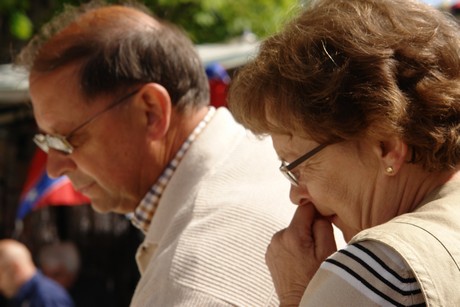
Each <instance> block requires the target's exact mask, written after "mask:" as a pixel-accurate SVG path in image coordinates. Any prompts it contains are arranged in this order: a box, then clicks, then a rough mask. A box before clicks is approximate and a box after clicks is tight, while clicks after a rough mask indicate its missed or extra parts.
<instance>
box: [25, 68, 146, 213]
mask: <svg viewBox="0 0 460 307" xmlns="http://www.w3.org/2000/svg"><path fill="white" fill-rule="evenodd" d="M78 68H79V67H78V64H72V65H67V66H65V67H62V68H60V69H58V70H56V71H53V72H51V73H47V74H42V73H32V74H31V77H30V88H29V89H30V95H31V99H32V105H33V109H34V116H35V119H36V121H37V125H38V127H39V129H40V130H41V131H42V133H45V134H60V135H63V136H66V135H68V134H69V133H70V132H71V131H72V130H73V129H75V127H78V126H79V125H80V124H81V123H83V122H85V120H87V119H88V118H90V117H91V116H94V114H97V113H98V112H101V111H102V110H104V109H105V108H107V106H109V105H110V104H111V103H112V102H113V101H114V100H115V99H117V97H115V98H114V97H98V98H96V99H94V101H86V100H85V98H84V97H83V96H82V95H81V93H80V90H79V86H78V83H77V72H78ZM137 98H138V97H137V96H136V95H134V96H132V97H130V98H129V99H131V100H132V101H127V102H126V103H123V104H120V105H119V106H117V107H115V108H113V109H111V110H109V111H107V112H105V113H103V114H101V115H100V116H98V117H97V119H95V120H93V121H91V122H90V123H89V124H88V125H86V126H84V127H83V128H82V129H79V130H78V131H77V132H76V133H75V134H74V135H72V137H71V138H70V139H69V140H68V141H69V142H70V143H71V144H72V145H73V146H74V151H73V152H72V153H71V154H68V155H66V154H63V153H61V152H59V151H56V150H53V149H50V151H49V153H48V162H47V171H48V174H49V175H50V176H51V177H58V176H62V175H67V176H68V177H69V179H70V180H71V181H72V183H73V185H74V187H75V188H76V189H77V190H78V191H80V192H82V193H83V194H84V195H86V196H88V197H89V198H90V199H91V204H92V206H93V208H94V209H95V210H97V211H99V212H109V211H112V212H118V213H127V212H131V211H133V210H134V208H135V207H136V206H137V205H138V203H139V202H140V200H141V199H142V197H143V196H144V195H145V193H146V192H147V190H148V188H149V187H150V185H151V184H152V178H151V177H150V176H149V175H148V171H147V170H146V168H145V166H146V165H150V164H151V163H150V164H149V163H147V161H148V153H149V140H148V137H147V133H146V129H145V126H144V125H145V122H146V119H145V115H143V114H142V112H141V110H140V108H138V107H137V106H136V105H134V104H133V103H134V102H133V101H134V100H135V99H137Z"/></svg>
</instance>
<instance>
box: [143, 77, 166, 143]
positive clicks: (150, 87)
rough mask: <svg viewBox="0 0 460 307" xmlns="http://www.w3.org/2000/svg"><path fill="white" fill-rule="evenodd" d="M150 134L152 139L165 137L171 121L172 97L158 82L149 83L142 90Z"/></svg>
mask: <svg viewBox="0 0 460 307" xmlns="http://www.w3.org/2000/svg"><path fill="white" fill-rule="evenodd" d="M140 97H141V99H142V103H143V107H144V110H145V116H146V119H147V129H148V134H149V136H150V137H151V138H152V139H155V140H156V139H160V138H163V137H164V136H165V135H166V133H167V132H168V129H169V125H170V121H171V112H172V105H171V98H170V96H169V93H168V91H167V90H166V89H165V88H164V87H163V86H161V85H160V84H157V83H148V84H146V85H144V86H143V87H142V89H141V91H140Z"/></svg>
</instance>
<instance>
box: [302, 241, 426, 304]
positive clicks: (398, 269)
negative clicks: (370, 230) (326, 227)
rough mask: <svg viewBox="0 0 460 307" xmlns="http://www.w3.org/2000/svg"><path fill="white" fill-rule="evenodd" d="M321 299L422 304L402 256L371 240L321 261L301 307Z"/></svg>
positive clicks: (328, 300)
mask: <svg viewBox="0 0 460 307" xmlns="http://www.w3.org/2000/svg"><path fill="white" fill-rule="evenodd" d="M331 289H334V291H331ZM324 300H326V301H327V303H324ZM320 301H322V302H323V303H322V304H323V305H324V306H325V305H334V304H336V305H341V306H348V305H350V306H352V305H353V306H357V305H362V306H382V305H396V306H398V305H404V306H410V305H419V304H421V305H423V304H424V298H423V294H422V292H421V290H420V285H419V283H418V282H417V280H416V279H415V275H414V273H413V271H412V270H411V268H410V267H409V265H408V264H407V263H406V262H405V261H404V259H403V258H402V257H401V256H400V255H399V254H398V253H397V252H396V251H395V250H394V249H392V248H391V247H390V246H388V245H386V244H383V243H380V242H376V241H370V240H369V241H362V242H359V243H354V244H351V245H347V246H346V247H345V248H343V249H341V250H339V251H338V252H336V253H334V254H333V255H332V256H331V257H329V258H328V259H326V261H325V262H323V264H322V265H321V267H320V269H319V270H318V272H317V273H316V275H315V277H314V278H313V279H312V281H311V282H310V284H309V286H308V288H307V291H306V293H305V295H304V297H303V301H302V304H301V306H313V305H315V304H317V303H319V302H320Z"/></svg>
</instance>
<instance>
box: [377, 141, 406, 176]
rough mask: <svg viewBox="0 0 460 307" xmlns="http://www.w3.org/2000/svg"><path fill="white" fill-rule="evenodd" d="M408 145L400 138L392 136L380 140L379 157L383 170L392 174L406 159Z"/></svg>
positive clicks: (396, 171)
mask: <svg viewBox="0 0 460 307" xmlns="http://www.w3.org/2000/svg"><path fill="white" fill-rule="evenodd" d="M407 153H408V146H407V144H406V143H404V142H403V140H402V139H400V138H397V137H394V138H391V139H388V140H384V141H380V153H379V154H380V159H381V167H382V168H383V171H384V172H385V173H386V174H387V175H389V176H392V175H394V174H396V173H398V171H399V170H400V169H401V166H402V165H403V164H404V163H405V162H406V161H407V158H406V156H407Z"/></svg>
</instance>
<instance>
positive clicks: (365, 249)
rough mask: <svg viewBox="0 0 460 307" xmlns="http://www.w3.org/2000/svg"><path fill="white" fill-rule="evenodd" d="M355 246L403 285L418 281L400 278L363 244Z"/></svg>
mask: <svg viewBox="0 0 460 307" xmlns="http://www.w3.org/2000/svg"><path fill="white" fill-rule="evenodd" d="M353 246H355V247H357V248H359V249H360V250H361V251H363V252H364V253H366V254H367V255H369V257H371V258H372V259H374V260H375V261H376V262H377V263H378V264H380V265H381V266H382V267H383V268H384V269H385V270H386V271H388V273H390V274H391V275H393V276H394V277H395V278H397V279H398V280H399V281H400V282H403V283H413V282H416V279H415V278H414V277H411V278H404V277H402V276H400V275H399V274H398V273H397V272H395V271H394V270H393V269H392V268H390V267H389V266H388V265H387V264H386V263H385V262H383V261H382V259H380V258H379V257H377V256H376V255H375V254H374V253H373V252H371V251H370V250H368V249H367V248H365V247H364V246H362V245H361V244H359V243H355V244H353Z"/></svg>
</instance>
